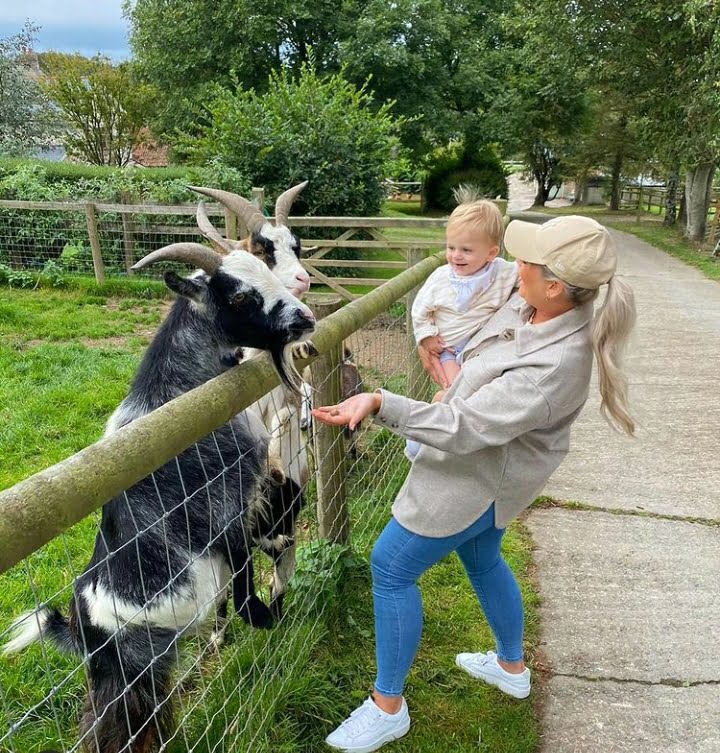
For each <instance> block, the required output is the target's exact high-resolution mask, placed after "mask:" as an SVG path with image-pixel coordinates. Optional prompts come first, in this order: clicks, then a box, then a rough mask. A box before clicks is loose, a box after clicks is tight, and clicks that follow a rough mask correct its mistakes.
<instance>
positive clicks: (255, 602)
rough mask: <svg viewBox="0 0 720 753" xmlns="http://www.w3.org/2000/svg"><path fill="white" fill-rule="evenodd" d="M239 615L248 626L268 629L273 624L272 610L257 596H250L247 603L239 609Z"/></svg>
mask: <svg viewBox="0 0 720 753" xmlns="http://www.w3.org/2000/svg"><path fill="white" fill-rule="evenodd" d="M240 617H242V618H243V620H245V622H247V624H248V625H250V627H254V628H263V629H264V630H269V629H270V628H271V627H272V626H273V624H274V622H275V621H274V620H273V616H272V612H271V611H270V610H269V609H268V608H267V607H266V606H265V604H263V603H262V601H260V599H258V597H257V596H251V597H250V598H249V599H248V600H247V603H246V604H245V605H244V606H243V608H242V609H241V610H240Z"/></svg>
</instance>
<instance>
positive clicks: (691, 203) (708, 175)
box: [685, 162, 715, 242]
mask: <svg viewBox="0 0 720 753" xmlns="http://www.w3.org/2000/svg"><path fill="white" fill-rule="evenodd" d="M714 174H715V165H714V164H712V163H709V162H704V163H702V164H700V165H697V166H696V167H694V168H693V169H692V170H688V171H687V174H686V178H685V200H686V206H687V223H686V225H685V236H686V237H687V238H689V239H690V240H691V241H700V242H702V241H704V240H705V228H706V225H707V213H708V208H709V206H710V196H711V191H712V179H713V175H714Z"/></svg>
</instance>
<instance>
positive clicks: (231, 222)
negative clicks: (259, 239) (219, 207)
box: [225, 207, 247, 241]
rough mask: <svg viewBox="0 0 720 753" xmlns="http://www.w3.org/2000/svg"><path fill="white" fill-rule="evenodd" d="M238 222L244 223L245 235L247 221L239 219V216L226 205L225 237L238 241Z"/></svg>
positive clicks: (243, 234)
mask: <svg viewBox="0 0 720 753" xmlns="http://www.w3.org/2000/svg"><path fill="white" fill-rule="evenodd" d="M238 224H241V225H242V228H241V229H242V231H243V233H242V236H243V238H244V237H245V235H246V233H245V230H246V229H247V228H246V227H245V223H243V222H241V221H239V220H238V218H237V217H236V216H235V214H234V212H231V211H230V210H229V209H228V208H227V207H225V237H226V238H228V239H230V240H231V241H236V240H237V239H238Z"/></svg>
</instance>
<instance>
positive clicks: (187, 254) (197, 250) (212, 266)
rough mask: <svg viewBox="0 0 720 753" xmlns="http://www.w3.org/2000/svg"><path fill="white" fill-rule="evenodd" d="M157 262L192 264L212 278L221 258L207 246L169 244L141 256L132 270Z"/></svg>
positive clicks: (220, 262)
mask: <svg viewBox="0 0 720 753" xmlns="http://www.w3.org/2000/svg"><path fill="white" fill-rule="evenodd" d="M159 261H180V262H185V263H186V264H192V265H193V266H194V267H199V268H200V269H202V270H203V271H204V272H207V273H208V274H209V275H210V276H211V277H212V275H214V274H215V272H217V271H218V269H220V265H221V264H222V263H223V257H222V256H221V255H220V254H219V253H218V252H217V251H213V250H212V249H211V248H208V247H207V246H201V245H200V244H199V243H171V244H170V245H169V246H163V247H162V248H159V249H158V250H157V251H153V252H152V253H151V254H148V255H147V256H143V258H142V259H140V261H139V262H137V263H136V264H133V267H132V268H133V269H142V268H143V267H147V266H148V265H149V264H156V263H157V262H159Z"/></svg>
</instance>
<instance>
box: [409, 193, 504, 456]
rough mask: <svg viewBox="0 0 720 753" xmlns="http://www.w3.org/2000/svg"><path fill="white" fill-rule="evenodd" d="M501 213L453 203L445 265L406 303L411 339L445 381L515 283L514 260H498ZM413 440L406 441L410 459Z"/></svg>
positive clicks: (486, 204)
mask: <svg viewBox="0 0 720 753" xmlns="http://www.w3.org/2000/svg"><path fill="white" fill-rule="evenodd" d="M503 232H504V224H503V217H502V214H501V213H500V210H499V209H498V208H497V206H495V204H493V203H492V202H491V201H487V200H485V199H481V200H479V201H469V202H464V203H461V204H459V205H458V206H457V207H456V208H455V210H454V211H453V213H452V214H451V215H450V218H449V219H448V224H447V230H446V251H445V254H446V258H447V264H446V265H444V266H442V267H440V268H439V269H436V270H435V271H434V272H433V273H432V274H431V275H430V277H428V279H427V280H426V282H425V284H424V285H423V286H422V288H421V289H420V292H419V293H418V294H417V297H416V298H415V302H414V303H413V307H412V320H413V330H414V334H415V341H416V342H417V343H418V345H421V344H422V345H423V346H424V347H425V348H427V349H428V350H429V351H431V352H432V353H434V354H435V355H437V356H438V357H439V359H440V366H441V368H442V370H443V373H444V374H445V377H446V380H447V383H448V386H449V385H450V384H452V383H453V381H454V379H455V377H456V376H457V375H458V373H459V372H460V363H459V358H460V354H461V353H462V350H463V348H464V347H465V345H466V344H467V343H468V341H469V340H470V338H471V337H472V336H473V335H474V334H475V333H476V332H477V331H478V330H479V329H480V328H481V327H482V326H483V325H484V324H485V323H486V322H487V321H488V320H489V319H490V318H491V317H492V315H493V314H494V313H495V312H496V311H497V310H498V309H499V308H500V307H501V306H503V305H504V304H505V303H506V301H507V300H508V298H509V297H510V294H511V293H512V290H513V288H514V287H515V286H516V284H517V266H516V265H515V263H514V262H508V261H505V260H504V259H498V258H497V255H498V253H499V251H500V244H501V242H502V236H503ZM419 449H420V444H419V443H418V442H412V441H410V442H408V443H407V449H406V455H407V456H408V457H409V458H410V459H413V458H414V457H415V455H416V454H417V452H418V450H419Z"/></svg>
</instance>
